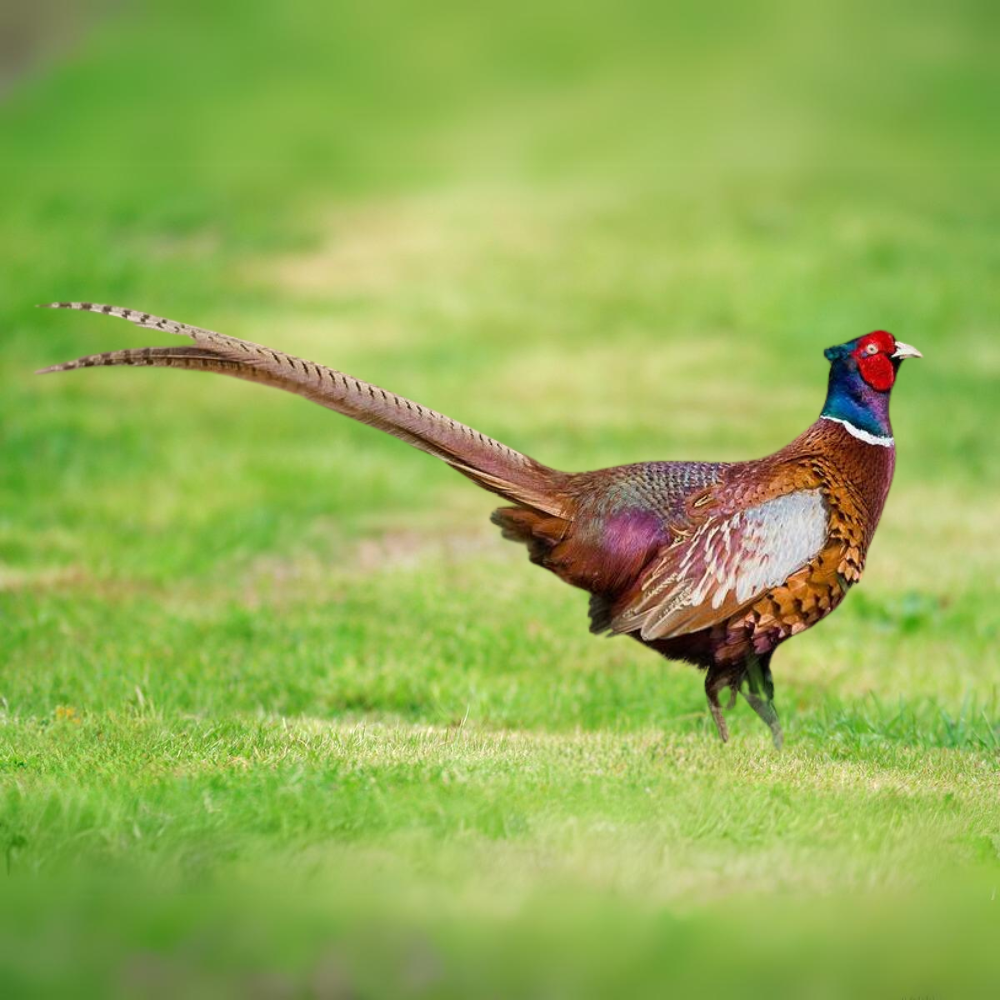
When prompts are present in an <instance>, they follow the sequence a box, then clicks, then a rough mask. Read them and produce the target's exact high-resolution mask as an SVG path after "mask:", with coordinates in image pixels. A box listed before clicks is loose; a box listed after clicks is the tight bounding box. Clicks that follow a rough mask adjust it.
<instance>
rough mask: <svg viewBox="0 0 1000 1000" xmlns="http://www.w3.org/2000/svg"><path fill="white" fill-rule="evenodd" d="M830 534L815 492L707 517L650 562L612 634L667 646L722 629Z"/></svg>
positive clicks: (821, 501)
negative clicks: (664, 641)
mask: <svg viewBox="0 0 1000 1000" xmlns="http://www.w3.org/2000/svg"><path fill="white" fill-rule="evenodd" d="M828 530H829V519H828V510H827V505H826V501H825V500H824V498H823V493H822V491H821V490H819V489H799V490H795V491H793V492H788V493H784V494H782V495H779V496H775V497H772V498H770V499H767V500H765V501H763V502H762V503H759V504H757V505H755V506H751V507H746V508H743V509H739V510H735V511H734V510H727V511H720V512H719V513H717V514H715V515H711V516H709V517H708V518H706V519H705V520H704V521H702V522H701V523H700V524H699V525H698V527H697V528H696V529H695V530H694V531H693V532H692V533H691V534H690V535H688V536H686V537H681V538H679V539H678V540H677V541H675V542H673V543H672V544H671V545H670V546H668V547H667V548H666V549H664V550H663V551H662V552H661V553H660V554H659V555H658V556H657V557H656V558H655V559H654V560H653V561H652V563H651V564H650V566H649V568H648V569H647V570H646V571H645V572H644V573H643V575H642V577H641V578H640V579H639V581H638V583H637V585H636V587H635V588H633V589H632V590H631V591H630V592H629V594H628V595H626V597H625V598H624V600H623V601H622V602H621V603H620V604H619V605H618V607H617V608H616V609H615V614H614V616H613V618H612V621H611V628H612V631H614V632H619V633H620V632H639V634H640V635H641V637H642V638H643V639H645V640H650V639H667V638H671V637H673V636H678V635H684V634H687V633H690V632H697V631H700V630H701V629H704V628H709V627H711V626H712V625H715V624H717V623H720V622H724V621H726V620H727V619H728V618H730V617H731V616H732V615H733V614H735V613H736V612H737V611H738V610H739V609H740V608H742V607H744V606H746V605H747V604H750V603H751V602H753V601H754V600H756V599H757V598H758V597H759V596H760V595H761V594H763V593H765V592H766V591H767V590H769V589H771V588H772V587H776V586H778V585H780V584H782V583H784V582H785V580H787V579H788V577H789V576H791V575H792V574H793V573H794V572H795V571H796V570H799V569H801V568H802V567H803V566H805V565H807V564H808V563H809V562H810V561H811V560H813V559H814V558H815V557H816V556H817V555H818V554H819V552H820V551H821V550H822V549H823V547H824V545H825V543H826V540H827V535H828Z"/></svg>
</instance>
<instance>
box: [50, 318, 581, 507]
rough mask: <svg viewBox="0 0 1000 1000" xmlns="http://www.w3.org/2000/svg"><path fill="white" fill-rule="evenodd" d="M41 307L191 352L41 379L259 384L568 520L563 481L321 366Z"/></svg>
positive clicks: (217, 337) (212, 336)
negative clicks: (113, 373)
mask: <svg viewBox="0 0 1000 1000" xmlns="http://www.w3.org/2000/svg"><path fill="white" fill-rule="evenodd" d="M46 308H51V309H78V310H83V311H85V312H96V313H102V314H104V315H106V316H115V317H118V318H120V319H126V320H128V321H129V322H131V323H134V324H135V325H136V326H139V327H142V328H143V329H145V330H162V331H165V332H167V333H175V334H180V335H182V336H186V337H190V338H191V339H192V340H193V341H194V346H191V347H142V348H133V349H128V350H121V351H108V352H106V353H104V354H92V355H89V356H87V357H83V358H79V359H77V360H76V361H68V362H66V363H64V364H60V365H52V366H51V367H49V368H45V369H42V371H41V372H40V373H39V374H48V373H52V372H61V371H72V370H74V369H77V368H93V367H102V366H114V365H133V366H155V367H161V368H187V369H192V370H195V371H208V372H215V373H217V374H220V375H229V376H231V377H233V378H240V379H245V380H247V381H251V382H259V383H262V384H263V385H269V386H273V387H275V388H279V389H284V390H286V391H287V392H293V393H296V394H297V395H299V396H304V397H305V398H306V399H311V400H312V401H313V402H316V403H319V404H320V405H321V406H325V407H327V408H329V409H331V410H336V411H337V412H338V413H343V414H345V415H346V416H349V417H353V418H354V419H355V420H358V421H360V422H361V423H364V424H368V425H369V426H372V427H377V428H379V429H380V430H383V431H386V432H387V433H389V434H392V435H394V436H395V437H397V438H400V439H401V440H403V441H406V442H407V443H408V444H411V445H413V446H414V447H416V448H419V449H421V450H422V451H426V452H428V453H429V454H431V455H434V456H436V457H437V458H440V459H442V460H443V461H445V462H447V463H448V464H449V465H451V466H452V467H453V468H454V469H456V470H457V471H459V472H461V473H462V474H463V475H466V476H468V477H469V478H470V479H472V480H474V481H475V482H477V483H478V484H479V485H480V486H482V487H484V488H485V489H487V490H490V491H491V492H493V493H497V494H499V495H500V496H503V497H506V498H507V499H509V500H513V501H514V502H516V503H519V504H524V505H525V506H528V507H532V508H534V509H536V510H540V511H544V512H546V513H548V514H552V515H555V516H556V517H570V516H571V505H570V501H569V499H568V497H567V496H566V494H565V492H564V489H563V487H564V486H565V484H566V482H567V480H568V478H569V477H568V476H567V475H566V474H565V473H561V472H557V471H556V470H554V469H550V468H549V467H548V466H545V465H542V464H541V463H539V462H536V461H535V460H534V459H532V458H529V457H528V456H527V455H523V454H521V453H520V452H518V451H515V450H514V449H513V448H508V447H507V446H506V445H504V444H501V443H500V442H499V441H494V440H493V439H492V438H489V437H486V435H484V434H480V433H479V431H477V430H474V429H473V428H471V427H467V426H466V425H465V424H460V423H458V421H456V420H452V419H451V418H450V417H446V416H444V414H441V413H437V412H435V411H434V410H430V409H428V408H427V407H425V406H421V405H420V404H419V403H415V402H413V401H412V400H409V399H406V398H404V397H403V396H397V395H396V394H395V393H391V392H387V391H386V390H385V389H380V388H379V387H378V386H375V385H371V384H369V383H368V382H363V381H361V380H360V379H356V378H353V377H352V376H350V375H345V374H344V373H343V372H339V371H335V370H334V369H332V368H327V367H326V366H324V365H317V364H314V363H313V362H311V361H304V360H303V359H302V358H297V357H294V356H293V355H291V354H285V353H283V352H282V351H275V350H272V349H271V348H269V347H264V346H262V345H261V344H254V343H251V342H250V341H247V340H240V339H239V338H237V337H229V336H226V335H225V334H221V333H216V332H215V331H214V330H206V329H204V328H202V327H198V326H190V325H189V324H187V323H179V322H177V321H176V320H171V319H164V318H162V317H160V316H153V315H152V314H150V313H146V312H140V311H139V310H135V309H123V308H121V307H119V306H108V305H97V304H95V303H91V302H53V303H49V304H48V305H47V306H46Z"/></svg>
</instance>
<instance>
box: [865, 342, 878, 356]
mask: <svg viewBox="0 0 1000 1000" xmlns="http://www.w3.org/2000/svg"><path fill="white" fill-rule="evenodd" d="M865 354H878V344H875V343H872V344H869V345H868V346H867V347H866V348H865Z"/></svg>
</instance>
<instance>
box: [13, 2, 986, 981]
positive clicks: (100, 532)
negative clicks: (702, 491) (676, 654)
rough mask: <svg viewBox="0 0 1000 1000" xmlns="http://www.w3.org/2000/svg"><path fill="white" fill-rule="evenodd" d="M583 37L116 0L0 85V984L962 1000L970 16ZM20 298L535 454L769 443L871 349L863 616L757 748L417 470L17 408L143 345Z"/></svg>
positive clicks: (974, 24) (779, 12) (813, 656)
mask: <svg viewBox="0 0 1000 1000" xmlns="http://www.w3.org/2000/svg"><path fill="white" fill-rule="evenodd" d="M599 6H600V5H598V6H595V7H594V8H593V10H590V9H588V11H587V12H581V11H580V10H579V9H578V8H577V7H572V8H571V7H566V8H565V9H563V7H562V5H559V4H554V5H552V6H551V8H550V9H547V10H546V11H545V12H537V11H533V12H530V11H526V12H525V13H524V14H523V16H522V15H521V14H520V13H518V12H517V10H516V9H513V8H512V9H510V10H507V11H506V12H505V13H504V14H503V15H502V16H501V15H499V14H498V15H497V16H496V18H495V19H494V20H493V21H487V20H479V19H477V18H475V17H472V16H469V15H467V14H465V15H463V14H462V12H461V11H457V10H446V9H444V8H443V7H440V8H439V7H436V6H435V7H433V8H428V9H427V10H426V11H424V12H422V14H421V16H420V17H419V19H409V20H408V19H407V18H406V17H405V16H404V14H403V12H402V10H401V11H400V13H399V16H398V17H397V18H396V19H394V20H393V23H392V25H391V26H389V25H387V24H385V23H382V22H380V21H377V20H376V16H375V14H373V13H370V12H368V10H367V8H366V7H363V6H362V5H357V6H356V7H351V6H349V5H348V6H345V7H343V8H342V9H338V12H337V15H336V19H334V18H332V17H331V16H330V15H326V14H323V13H322V11H321V10H314V9H312V8H310V7H307V5H304V4H302V3H295V4H291V5H287V9H286V6H282V7H280V8H279V7H277V6H274V7H273V9H272V7H271V5H267V6H264V5H262V6H260V7H256V6H250V7H248V8H246V9H244V8H241V9H240V10H239V12H234V11H233V10H230V9H229V8H228V7H227V6H225V5H219V6H218V8H217V12H216V11H215V10H213V11H210V12H207V13H206V12H204V11H199V10H198V9H197V8H196V7H195V6H190V7H189V6H188V5H186V4H180V5H168V6H163V5H156V4H153V5H151V6H150V7H148V8H144V10H143V11H142V12H141V13H132V14H130V15H128V16H127V17H126V16H124V15H122V14H120V13H118V14H115V15H114V16H111V15H109V14H107V12H104V11H103V10H100V11H98V12H97V13H95V14H94V16H93V18H91V19H90V20H89V21H86V22H85V23H82V24H81V25H80V26H78V28H77V29H76V33H74V32H65V31H64V32H62V33H60V34H59V35H58V36H57V37H56V38H55V40H54V41H53V43H52V45H51V46H50V47H49V48H48V49H46V50H45V51H44V52H42V53H40V54H39V55H38V57H37V59H36V60H35V61H34V63H32V64H31V65H29V66H27V67H26V68H25V67H24V66H22V65H20V64H19V68H18V72H19V74H20V75H18V76H17V77H16V79H14V80H13V82H10V83H8V84H7V90H6V93H5V96H4V106H3V107H2V108H0V128H2V130H3V142H4V157H3V162H2V163H0V206H2V211H0V218H2V219H3V223H2V227H3V229H2V231H3V241H4V243H3V245H4V250H5V255H4V256H5V264H4V268H3V269H2V271H0V448H2V462H0V656H2V673H0V696H2V701H0V852H2V854H3V858H2V859H0V879H2V880H3V881H4V893H3V904H2V906H0V989H2V991H3V993H4V995H9V996H15V995H50V994H51V995H55V994H58V995H63V996H65V995H67V994H69V993H72V992H77V993H81V994H84V993H89V992H93V993H96V994H101V995H107V994H108V993H115V992H117V993H120V994H122V995H135V994H136V993H146V994H149V993H154V994H155V993H156V992H157V991H159V994H162V995H164V996H167V995H177V994H178V993H180V992H185V993H187V994H189V995H213V996H214V995H219V994H222V993H229V994H231V995H234V996H245V995H248V994H253V995H259V996H297V995H310V993H311V994H312V995H319V996H344V997H347V996H364V997H367V996H382V995H386V996H399V995H413V996H456V997H468V996H479V995H483V996H501V995H535V996H546V997H548V996H552V997H559V996H566V997H575V996H582V995H605V994H614V995H619V996H651V997H652V996H663V995H669V994H672V995H696V994H698V993H704V992H707V993H714V992H716V991H718V992H721V993H722V994H727V993H728V994H730V995H732V994H736V993H746V994H755V993H760V994H761V995H768V996H783V995H788V996H801V995H805V994H804V992H803V991H804V989H806V988H808V990H809V991H811V992H809V995H811V996H815V997H827V996H831V997H832V996H839V995H845V994H847V993H850V994H851V995H871V996H884V997H903V996H934V997H940V998H946V997H959V996H961V997H965V996H973V995H978V994H982V995H995V987H996V983H997V981H998V977H1000V964H998V960H997V958H996V952H995V944H994V942H995V940H996V935H997V931H998V929H1000V928H998V925H1000V919H998V913H1000V910H998V907H1000V901H998V900H997V891H998V888H1000V795H998V791H1000V759H998V748H1000V700H998V683H1000V659H998V652H997V645H998V639H1000V623H998V616H997V613H996V609H997V603H998V599H1000V579H998V570H997V566H998V554H1000V553H998V548H1000V543H998V536H1000V531H998V528H1000V523H998V519H997V513H996V495H997V489H998V486H1000V456H998V453H997V449H996V442H995V437H996V434H995V428H996V427H997V424H998V421H1000V394H998V393H997V391H996V386H997V380H998V378H1000V340H998V338H997V334H996V329H995V326H996V317H997V315H998V314H1000V282H998V281H997V280H996V279H997V273H998V268H1000V241H998V240H997V238H996V237H997V231H998V230H997V227H998V223H1000V199H998V196H997V188H996V185H995V167H996V159H997V153H998V148H1000V144H998V140H997V126H996V120H995V109H994V108H993V106H992V104H991V102H992V100H993V98H992V97H991V96H990V95H991V94H995V92H996V89H995V88H996V86H997V83H998V81H997V70H996V66H997V65H1000V60H998V59H997V58H996V56H997V52H996V37H997V35H996V32H995V30H993V29H994V28H995V19H994V17H993V15H992V14H991V13H990V12H989V11H987V10H986V9H985V8H982V7H979V6H977V5H975V4H968V5H951V6H949V7H948V8H942V10H941V11H940V12H936V11H935V10H934V9H933V8H932V7H925V8H921V9H920V11H918V12H915V11H913V10H911V9H910V8H909V7H907V8H906V9H905V11H904V8H902V7H900V8H899V9H898V10H895V11H894V10H891V9H889V8H886V9H885V10H884V11H882V10H880V11H879V12H878V13H877V14H876V13H874V12H872V11H869V10H866V9H865V6H864V5H860V4H859V5H857V7H856V8H855V6H854V5H840V6H839V7H838V8H837V13H836V14H833V13H831V14H830V16H829V17H825V18H824V17H821V16H820V15H819V14H818V13H817V14H815V15H811V16H810V17H809V18H806V17H804V16H803V15H802V13H801V11H800V9H799V7H798V5H793V4H779V5H767V6H766V7H763V6H762V7H761V9H760V11H758V14H757V15H756V16H754V17H750V16H749V15H747V14H744V13H741V11H743V8H742V7H734V8H733V10H732V12H731V15H730V17H728V18H727V19H724V24H725V26H724V27H719V25H718V24H716V23H715V21H714V20H713V21H712V22H711V23H709V22H706V21H705V20H704V19H703V18H702V17H700V16H699V15H698V13H697V10H696V9H694V8H693V9H692V10H691V11H689V12H688V14H687V15H685V14H684V12H683V11H682V10H681V8H678V9H677V10H675V11H673V12H672V13H671V14H670V15H669V16H667V15H657V16H654V15H653V14H652V12H651V11H645V12H639V11H633V12H631V13H628V12H627V13H626V14H624V15H623V14H621V12H620V11H618V10H617V9H615V10H611V9H610V8H608V9H604V10H600V9H598V7H599ZM633 15H634V16H633ZM661 17H662V20H661V19H659V18H661ZM847 53H850V57H851V58H850V60H847V59H846V54H847ZM841 56H844V57H845V58H844V59H841V58H840V57H841ZM53 299H89V300H96V301H111V302H115V303H118V304H122V305H126V306H131V307H138V308H142V309H148V310H151V311H154V312H157V313H160V314H163V315H167V316H171V317H173V318H177V319H181V320H187V321H190V322H194V323H198V324H201V325H207V326H210V327H212V328H215V329H219V330H222V331H223V332H230V333H233V334H235V335H238V336H241V337H245V338H247V339H250V340H255V341H259V342H263V343H268V344H271V345H273V346H275V347H278V348H282V349H284V350H289V351H292V352H294V353H297V354H300V355H304V356H306V357H309V358H312V359H315V360H317V361H320V362H325V363H327V364H330V365H332V366H334V367H336V368H339V369H342V370H344V371H347V372H350V373H351V374H354V375H357V376H359V377H362V378H366V379H368V380H370V381H373V382H375V383H376V384H379V385H382V386H384V387H386V388H388V389H392V390H394V391H397V392H400V393H402V394H404V395H407V396H410V397H412V398H414V399H416V400H418V401H420V402H421V403H424V404H427V405H430V406H432V407H434V408H435V409H438V410H441V411H443V412H445V413H448V414H449V415H450V416H453V417H455V418H456V419H460V420H462V421H464V422H466V423H469V424H472V425H473V426H475V427H477V428H478V429H480V430H482V431H483V432H484V433H488V434H490V435H491V436H493V437H495V438H498V439H499V440H501V441H503V442H505V443H507V444H509V445H511V446H513V447H516V448H518V449H520V450H523V451H525V452H527V453H528V454H531V455H533V456H534V457H536V458H538V459H540V460H542V461H545V462H547V463H549V464H552V465H555V466H557V467H561V468H566V469H585V468H597V467H601V466H605V465H610V464H617V463H623V462H629V461H638V460H643V459H651V458H660V459H667V458H678V459H681V458H697V459H719V460H728V459H739V458H749V457H755V456H759V455H763V454H766V453H768V452H770V451H773V450H774V449H776V448H778V447H780V446H781V445H782V444H784V443H785V442H786V441H787V440H789V439H790V438H791V437H792V436H793V435H794V434H796V433H797V432H798V431H800V430H801V429H802V428H803V427H805V426H806V425H807V424H808V423H810V422H811V421H812V420H813V419H814V418H815V415H816V413H817V412H818V410H819V408H820V405H821V403H822V398H823V394H824V390H825V377H826V371H825V369H826V365H825V362H824V360H823V357H822V350H823V348H824V347H826V346H829V345H830V344H834V343H839V342H842V341H844V340H846V339H849V338H851V337H854V336H856V335H858V334H860V333H864V332H866V331H868V330H869V329H872V328H875V327H884V328H887V329H889V330H891V331H893V332H894V333H896V334H897V336H899V337H900V338H901V339H903V340H905V341H907V342H909V343H913V344H915V345H916V346H917V347H919V348H920V349H921V350H922V351H923V352H924V354H925V360H924V361H922V362H914V363H908V364H907V365H906V366H905V368H904V370H903V373H902V376H901V378H900V382H899V385H898V387H897V389H896V392H895V399H894V410H893V420H894V428H895V433H896V437H897V440H898V445H899V447H898V451H899V455H898V468H897V477H896V482H895V484H894V487H893V491H892V494H891V495H890V498H889V502H888V506H887V508H886V512H885V515H884V517H883V522H882V525H881V527H880V529H879V532H878V535H877V537H876V540H875V543H874V545H873V547H872V550H871V553H870V557H869V565H868V569H867V573H866V576H865V579H864V581H863V583H862V585H861V586H860V587H859V588H857V589H856V590H855V591H854V592H852V594H851V595H850V596H849V598H848V600H847V601H846V602H845V604H844V606H843V607H842V608H841V609H840V610H838V612H837V613H836V614H835V615H833V616H832V617H831V618H830V619H829V620H827V621H826V622H824V623H823V624H822V625H820V626H819V627H817V628H815V629H814V630H812V631H810V632H809V633H807V634H805V635H802V636H800V637H797V638H796V639H795V640H794V641H793V642H790V643H789V644H787V645H786V646H784V647H783V648H782V649H781V650H780V651H779V652H778V653H777V654H776V657H775V661H774V673H775V680H776V685H777V698H778V707H779V711H780V713H781V715H782V719H783V723H784V727H785V733H786V746H785V749H784V751H783V752H781V753H777V752H776V751H774V749H773V748H772V747H771V744H770V739H769V736H768V734H767V732H766V730H765V729H764V727H762V726H761V725H760V723H759V721H758V720H757V719H756V717H755V716H754V715H753V714H752V713H751V712H750V711H749V710H748V709H747V708H746V706H745V705H741V706H740V707H739V708H738V709H737V710H735V711H734V712H733V713H731V714H730V728H731V730H732V732H733V740H732V742H731V743H730V745H728V746H726V747H723V746H722V745H721V744H719V742H718V741H717V738H716V737H715V734H714V728H713V726H712V724H711V721H710V719H709V717H708V715H707V713H706V710H705V700H704V694H703V690H702V683H701V678H700V677H699V675H698V674H697V673H696V672H695V671H694V670H693V669H691V668H690V667H686V666H684V665H681V664H670V663H667V662H665V661H662V660H660V659H658V658H657V657H655V656H653V655H651V654H650V653H649V652H648V651H646V650H644V649H642V648H641V647H640V646H639V645H638V644H636V643H630V642H628V641H626V640H623V639H618V640H607V639H604V638H596V637H593V636H591V635H589V634H588V631H587V619H586V597H585V595H583V594H582V593H580V592H575V591H572V590H570V589H569V588H567V587H565V586H564V585H562V584H560V583H559V582H558V581H557V580H556V579H555V578H553V577H549V576H547V575H546V574H544V573H542V572H540V571H539V570H538V569H537V568H535V567H533V566H531V565H529V563H528V561H527V559H526V558H525V553H524V552H523V550H521V549H519V548H517V547H515V546H513V545H510V544H509V543H506V542H504V541H503V540H502V539H501V538H500V537H499V534H498V533H497V532H496V530H495V529H493V528H492V526H491V525H490V524H489V523H488V515H489V513H490V511H491V509H492V508H493V506H494V503H493V501H492V500H491V498H490V497H489V496H488V495H487V494H485V493H482V492H480V491H477V490H476V488H475V487H473V486H472V485H471V484H470V483H468V482H467V481H465V480H464V479H462V478H461V477H459V476H456V475H455V474H454V473H452V472H451V471H450V470H448V469H446V468H445V467H444V466H442V465H441V464H440V463H437V462H435V461H434V460H433V459H431V458H429V457H428V456H425V455H422V454H420V453H417V452H415V451H413V450H411V449H408V448H407V447H406V446H404V445H403V444H401V443H399V442H397V441H394V440H392V439H390V438H388V437H385V436H383V435H380V434H378V433H377V432H375V431H373V430H370V429H368V428H365V427H361V426H359V425H356V424H352V423H351V422H349V421H347V420H346V419H344V418H342V417H339V416H336V415H333V414H330V413H328V412H325V411H323V410H322V409H320V408H318V407H315V406H311V405H309V404H308V403H305V402H304V401H301V400H296V399H294V398H292V397H288V396H282V395H278V394H276V393H267V392H264V391H263V390H262V389H260V388H259V387H255V386H248V385H245V384H240V383H235V382H229V381H226V380H221V379H216V380H214V381H210V380H209V379H207V378H205V377H202V376H197V375H193V374H187V373H174V372H163V371H124V370H121V371H96V372H81V373H76V374H72V375H66V376H59V377H47V378H45V379H41V378H36V377H34V376H33V375H32V372H33V371H34V370H35V369H37V368H41V367H44V366H45V365H48V364H51V363H54V362H57V361H62V360H66V359H68V358H71V357H75V356H78V355H80V354H85V353H90V352H92V351H97V350H104V349H109V348H113V347H116V346H125V345H139V344H143V343H147V342H149V338H148V337H147V336H146V335H145V334H144V333H142V332H141V331H136V330H134V329H133V328H131V327H129V326H127V325H126V324H123V323H120V322H115V321H113V320H109V319H106V318H103V317H95V316H82V315H70V314H57V313H45V312H37V311H34V310H33V309H31V306H32V305H33V304H34V303H36V302H44V301H50V300H53Z"/></svg>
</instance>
